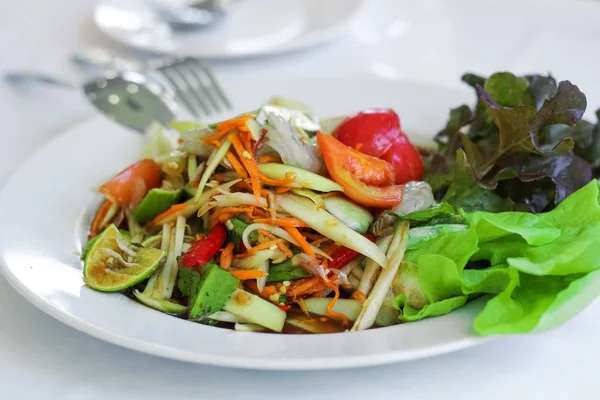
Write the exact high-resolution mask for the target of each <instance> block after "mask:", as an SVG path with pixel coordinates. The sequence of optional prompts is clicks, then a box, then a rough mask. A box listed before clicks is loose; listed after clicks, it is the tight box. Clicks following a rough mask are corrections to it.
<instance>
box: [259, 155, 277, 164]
mask: <svg viewBox="0 0 600 400" xmlns="http://www.w3.org/2000/svg"><path fill="white" fill-rule="evenodd" d="M258 162H259V163H268V162H273V163H281V158H280V157H276V156H269V155H266V156H260V157H259V158H258Z"/></svg>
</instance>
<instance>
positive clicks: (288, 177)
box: [259, 172, 296, 186]
mask: <svg viewBox="0 0 600 400" xmlns="http://www.w3.org/2000/svg"><path fill="white" fill-rule="evenodd" d="M259 179H260V180H261V182H263V183H265V184H267V185H271V186H285V185H290V184H292V183H294V181H295V180H296V173H295V172H286V173H285V179H271V178H267V177H266V176H264V175H263V174H259Z"/></svg>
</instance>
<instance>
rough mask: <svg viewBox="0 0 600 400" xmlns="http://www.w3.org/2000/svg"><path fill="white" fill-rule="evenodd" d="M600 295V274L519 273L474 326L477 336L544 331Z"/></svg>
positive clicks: (484, 310)
mask: <svg viewBox="0 0 600 400" xmlns="http://www.w3.org/2000/svg"><path fill="white" fill-rule="evenodd" d="M599 293H600V271H594V272H591V273H589V274H587V275H577V274H574V275H568V276H533V275H529V274H519V279H518V280H514V281H512V282H511V284H510V285H509V286H508V287H507V288H506V290H504V291H503V292H502V293H500V294H499V295H497V296H496V297H494V298H493V299H491V300H489V301H488V302H487V304H486V306H485V308H484V309H483V311H481V313H480V314H479V315H478V316H477V318H476V319H475V321H474V323H473V328H474V329H475V332H477V333H478V334H480V335H494V334H507V333H524V332H533V331H544V330H548V329H551V328H554V327H556V326H559V325H561V324H563V323H564V322H566V321H567V320H568V319H570V318H572V317H573V316H574V315H576V314H578V313H579V312H580V311H581V310H583V309H584V308H585V307H586V306H587V305H588V304H590V303H591V302H592V301H593V300H594V299H595V298H596V297H597V296H598V294H599Z"/></svg>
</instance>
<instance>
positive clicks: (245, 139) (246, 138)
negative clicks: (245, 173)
mask: <svg viewBox="0 0 600 400" xmlns="http://www.w3.org/2000/svg"><path fill="white" fill-rule="evenodd" d="M240 140H241V142H242V145H243V146H244V148H245V149H246V151H247V152H248V153H250V154H253V153H254V152H253V151H252V143H250V141H251V140H252V135H251V134H250V132H241V134H240Z"/></svg>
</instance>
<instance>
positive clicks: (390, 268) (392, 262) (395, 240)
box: [351, 221, 409, 331]
mask: <svg viewBox="0 0 600 400" xmlns="http://www.w3.org/2000/svg"><path fill="white" fill-rule="evenodd" d="M408 228H409V223H408V222H406V221H399V222H397V223H396V227H395V232H394V236H393V237H392V242H391V243H390V247H389V249H388V252H387V260H388V261H387V264H386V266H385V268H383V269H382V270H381V274H380V275H379V278H378V279H377V282H376V283H375V286H374V287H373V290H372V291H371V293H370V294H369V296H368V297H367V300H366V301H365V302H364V303H363V306H362V309H361V310H360V314H359V315H358V318H357V319H356V321H355V322H354V325H353V326H352V329H351V330H352V331H361V330H364V329H369V328H370V327H371V326H373V324H374V323H375V318H377V314H378V313H379V309H380V308H381V305H382V304H383V301H384V300H385V296H386V295H387V293H388V291H389V290H390V287H391V286H392V283H393V282H394V278H395V277H396V273H397V272H398V268H399V267H400V263H401V262H402V259H403V258H404V252H405V251H406V244H407V243H408Z"/></svg>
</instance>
